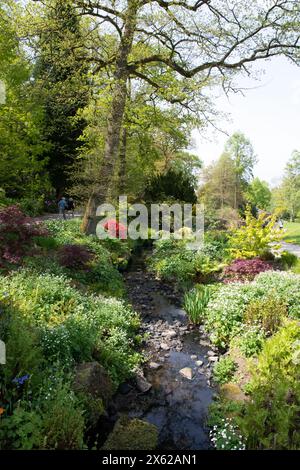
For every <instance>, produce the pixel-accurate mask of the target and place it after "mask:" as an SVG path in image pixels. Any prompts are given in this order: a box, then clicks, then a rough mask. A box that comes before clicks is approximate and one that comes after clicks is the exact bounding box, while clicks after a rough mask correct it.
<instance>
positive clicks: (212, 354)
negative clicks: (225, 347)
mask: <svg viewBox="0 0 300 470" xmlns="http://www.w3.org/2000/svg"><path fill="white" fill-rule="evenodd" d="M207 355H208V356H215V355H216V353H215V352H214V351H207Z"/></svg>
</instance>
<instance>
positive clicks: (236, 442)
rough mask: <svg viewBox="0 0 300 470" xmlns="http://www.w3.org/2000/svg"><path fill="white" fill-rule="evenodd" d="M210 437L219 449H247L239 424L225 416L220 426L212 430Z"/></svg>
mask: <svg viewBox="0 0 300 470" xmlns="http://www.w3.org/2000/svg"><path fill="white" fill-rule="evenodd" d="M210 439H211V441H212V443H213V445H214V447H215V448H216V449H217V450H245V449H246V445H245V442H244V439H243V436H242V434H241V432H240V430H239V428H238V426H237V425H236V424H235V423H234V422H233V420H232V419H231V418H225V419H224V420H223V422H222V425H220V426H214V427H213V428H212V430H211V431H210Z"/></svg>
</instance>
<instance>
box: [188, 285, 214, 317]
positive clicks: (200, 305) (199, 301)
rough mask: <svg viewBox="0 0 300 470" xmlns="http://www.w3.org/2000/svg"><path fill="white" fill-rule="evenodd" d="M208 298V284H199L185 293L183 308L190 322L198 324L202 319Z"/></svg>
mask: <svg viewBox="0 0 300 470" xmlns="http://www.w3.org/2000/svg"><path fill="white" fill-rule="evenodd" d="M209 298H210V291H209V287H208V286H201V287H199V288H196V289H193V290H191V291H190V292H187V293H186V294H185V296H184V302H183V308H184V310H185V311H186V313H187V315H188V317H189V320H190V322H191V323H194V324H199V323H201V322H202V321H203V320H204V316H205V314H204V312H205V309H206V307H207V304H208V302H209Z"/></svg>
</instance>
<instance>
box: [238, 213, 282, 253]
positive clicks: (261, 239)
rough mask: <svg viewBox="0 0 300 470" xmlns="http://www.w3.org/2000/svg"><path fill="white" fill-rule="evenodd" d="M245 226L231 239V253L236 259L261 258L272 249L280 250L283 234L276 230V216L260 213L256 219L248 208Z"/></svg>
mask: <svg viewBox="0 0 300 470" xmlns="http://www.w3.org/2000/svg"><path fill="white" fill-rule="evenodd" d="M245 215H246V220H245V225H243V226H242V227H240V228H238V229H236V230H235V231H234V232H233V233H232V235H231V236H230V238H229V244H230V252H231V254H232V256H233V257H234V258H236V259H248V258H254V257H256V256H261V255H263V254H264V253H265V252H267V251H269V250H270V249H271V248H273V249H278V248H280V244H279V242H280V240H281V239H282V236H283V234H282V232H281V231H280V230H279V229H277V228H276V216H275V215H273V216H266V214H265V213H260V214H259V215H258V217H257V218H256V217H254V216H253V215H252V213H251V210H250V208H249V207H248V208H247V210H246V212H245Z"/></svg>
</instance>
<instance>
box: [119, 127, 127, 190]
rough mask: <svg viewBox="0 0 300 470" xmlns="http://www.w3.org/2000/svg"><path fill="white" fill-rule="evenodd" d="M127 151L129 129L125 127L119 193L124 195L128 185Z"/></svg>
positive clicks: (122, 141)
mask: <svg viewBox="0 0 300 470" xmlns="http://www.w3.org/2000/svg"><path fill="white" fill-rule="evenodd" d="M126 149H127V129H126V127H123V130H122V139H121V147H120V167H119V191H120V194H123V193H124V191H125V185H126Z"/></svg>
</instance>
